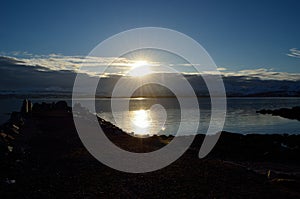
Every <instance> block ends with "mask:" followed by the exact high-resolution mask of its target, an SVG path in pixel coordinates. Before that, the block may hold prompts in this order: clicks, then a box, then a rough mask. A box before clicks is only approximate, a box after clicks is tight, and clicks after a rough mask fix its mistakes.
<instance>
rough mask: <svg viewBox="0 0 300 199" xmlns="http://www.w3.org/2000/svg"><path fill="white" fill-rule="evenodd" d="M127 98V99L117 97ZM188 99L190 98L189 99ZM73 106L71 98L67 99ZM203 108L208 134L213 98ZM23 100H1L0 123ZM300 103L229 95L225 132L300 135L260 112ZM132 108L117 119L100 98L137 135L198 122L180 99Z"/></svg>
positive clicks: (103, 109)
mask: <svg viewBox="0 0 300 199" xmlns="http://www.w3.org/2000/svg"><path fill="white" fill-rule="evenodd" d="M58 100H66V99H57V98H54V99H46V98H39V99H33V100H32V102H33V103H34V102H52V101H58ZM114 100H119V101H121V100H125V99H122V98H120V99H114ZM187 100H188V99H187ZM66 101H67V102H68V104H69V105H71V100H69V99H68V100H66ZM198 102H199V108H200V123H199V130H198V132H197V133H206V130H207V128H208V124H209V121H210V108H211V105H210V99H209V98H198ZM21 104H22V100H21V99H16V98H14V99H0V110H1V113H0V123H4V122H5V121H6V120H7V119H8V118H9V113H10V112H12V111H18V110H19V109H20V106H21ZM154 104H160V105H162V106H163V107H164V108H165V110H166V114H167V118H166V121H165V122H164V121H163V120H164V117H163V116H162V113H161V111H158V110H156V109H152V110H151V111H150V108H151V106H152V105H154ZM293 106H300V98H228V99H227V115H226V121H225V126H224V128H223V130H224V131H229V132H234V133H242V134H252V133H258V134H274V133H276V134H283V133H288V134H300V121H297V120H289V119H285V118H281V117H279V116H271V115H262V114H258V113H256V111H257V110H260V109H277V108H291V107H293ZM129 107H130V109H129V110H130V111H129V112H128V111H126V110H122V109H120V110H117V112H116V113H115V117H116V118H115V119H114V117H113V115H112V113H111V109H110V99H108V98H100V99H97V100H96V111H97V113H98V115H99V116H100V117H102V118H103V119H105V120H108V121H110V122H112V123H114V124H116V121H119V123H118V124H117V125H118V126H119V127H120V128H122V129H123V130H124V131H126V132H128V133H131V132H135V134H141V135H145V134H166V135H169V134H171V135H175V134H176V132H177V129H178V126H179V124H180V122H181V125H183V128H184V129H185V133H186V134H190V133H192V132H191V128H190V127H191V126H192V125H194V124H195V123H197V122H198V118H197V117H194V116H193V115H195V109H193V108H190V109H189V108H187V110H186V111H187V112H188V114H189V117H187V118H184V120H182V118H181V110H180V106H179V103H178V101H177V100H176V98H135V99H131V100H130V106H129Z"/></svg>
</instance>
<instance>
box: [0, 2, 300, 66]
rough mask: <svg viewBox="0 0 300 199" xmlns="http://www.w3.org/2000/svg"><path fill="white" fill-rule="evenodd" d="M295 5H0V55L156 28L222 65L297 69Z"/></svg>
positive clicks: (72, 50) (54, 49) (299, 38)
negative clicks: (193, 43) (181, 36)
mask: <svg viewBox="0 0 300 199" xmlns="http://www.w3.org/2000/svg"><path fill="white" fill-rule="evenodd" d="M299 10H300V1H297V0H293V1H291V0H289V1H262V0H254V1H241V0H240V1H215V0H210V1H161V0H160V1H154V0H151V1H143V0H139V1H125V0H124V1H112V0H110V1H99V0H98V1H79V0H73V1H54V0H52V1H15V0H4V1H1V12H0V20H1V25H2V27H1V28H0V51H1V52H3V53H10V52H12V51H27V52H30V53H33V54H50V53H61V54H63V55H86V54H88V52H89V51H90V50H92V49H93V48H94V47H95V46H96V45H97V44H98V43H99V42H101V41H102V40H104V39H106V38H107V37H109V36H112V35H114V34H116V33H119V32H121V31H124V30H128V29H131V28H137V27H146V26H158V27H165V28H171V29H174V30H177V31H180V32H182V33H185V34H187V35H188V36H190V37H192V38H193V39H195V40H197V41H198V42H199V43H200V44H201V45H202V46H203V47H204V48H205V49H206V50H207V51H208V52H209V53H210V55H211V56H212V57H213V59H214V60H215V62H216V63H217V65H218V66H220V67H226V68H228V69H229V70H233V71H235V70H243V69H256V68H274V70H275V71H283V72H300V59H299V58H295V57H289V56H287V55H286V54H287V53H289V49H291V48H298V49H300V25H299V21H300V12H299Z"/></svg>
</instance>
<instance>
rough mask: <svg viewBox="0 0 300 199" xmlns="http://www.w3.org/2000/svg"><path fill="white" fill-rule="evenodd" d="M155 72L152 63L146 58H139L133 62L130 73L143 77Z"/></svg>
mask: <svg viewBox="0 0 300 199" xmlns="http://www.w3.org/2000/svg"><path fill="white" fill-rule="evenodd" d="M151 73H153V71H152V70H151V65H150V64H149V62H147V61H146V60H137V61H135V62H134V63H133V64H132V67H131V69H130V71H129V72H128V74H129V75H130V76H134V77H141V76H145V75H149V74H151Z"/></svg>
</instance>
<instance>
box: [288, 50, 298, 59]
mask: <svg viewBox="0 0 300 199" xmlns="http://www.w3.org/2000/svg"><path fill="white" fill-rule="evenodd" d="M287 56H289V57H295V58H300V50H298V49H297V48H291V49H290V52H289V53H288V54H287Z"/></svg>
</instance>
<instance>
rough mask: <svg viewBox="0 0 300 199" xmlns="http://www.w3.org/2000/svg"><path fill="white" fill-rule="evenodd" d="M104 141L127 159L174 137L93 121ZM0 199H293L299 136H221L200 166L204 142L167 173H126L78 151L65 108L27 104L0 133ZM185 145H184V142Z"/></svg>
mask: <svg viewBox="0 0 300 199" xmlns="http://www.w3.org/2000/svg"><path fill="white" fill-rule="evenodd" d="M99 124H100V125H101V127H102V129H103V130H104V132H105V133H106V135H107V137H108V138H109V139H110V140H111V141H112V142H114V143H115V144H116V145H117V146H119V147H121V148H123V149H126V150H129V151H132V152H149V151H154V150H157V149H159V148H161V147H163V146H165V145H166V144H167V143H168V142H170V141H171V140H172V139H173V137H172V136H153V137H149V138H136V137H132V136H130V135H129V134H127V133H125V132H123V131H122V130H121V129H120V128H118V127H116V126H114V125H113V124H111V123H109V122H107V121H105V120H103V119H101V118H99ZM0 132H1V136H0V157H1V163H0V170H1V172H0V185H1V186H0V197H1V198H62V197H64V198H95V197H97V198H99V197H105V198H107V197H109V198H115V197H118V198H120V197H122V198H161V197H173V198H174V197H175V198H220V197H221V198H262V197H264V198H266V197H273V198H282V197H285V198H299V197H300V191H299V186H300V157H299V154H300V148H299V146H300V135H287V134H281V135H278V134H277V135H276V134H274V135H257V134H251V135H241V134H234V133H229V132H222V134H221V137H220V139H219V141H218V143H217V145H216V147H215V148H214V149H213V151H212V152H211V153H210V154H209V155H208V156H207V157H206V158H204V159H199V158H198V152H199V149H200V146H201V143H202V141H203V139H204V135H197V136H196V138H195V140H194V142H193V144H192V145H191V146H190V148H189V149H188V151H187V152H186V153H185V154H184V155H183V156H182V157H181V158H179V159H178V160H177V161H175V162H174V163H173V164H171V165H170V166H168V167H166V168H164V169H161V170H159V171H155V172H151V173H145V174H126V173H123V172H119V171H116V170H114V169H111V168H109V167H107V166H105V165H103V164H101V163H100V162H98V161H97V160H95V159H94V158H93V157H92V156H91V155H90V154H89V153H88V151H87V150H86V149H85V147H84V146H83V145H82V143H81V141H80V139H79V137H78V135H77V132H76V129H75V126H74V123H73V115H72V112H71V108H70V107H68V106H67V104H66V102H63V101H60V102H57V103H50V104H47V103H41V104H34V105H32V104H31V102H30V101H26V100H25V101H24V103H23V105H22V108H21V110H20V112H14V113H12V114H11V118H10V120H9V121H8V122H7V123H5V124H3V125H2V126H0ZM182 139H184V138H182Z"/></svg>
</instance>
